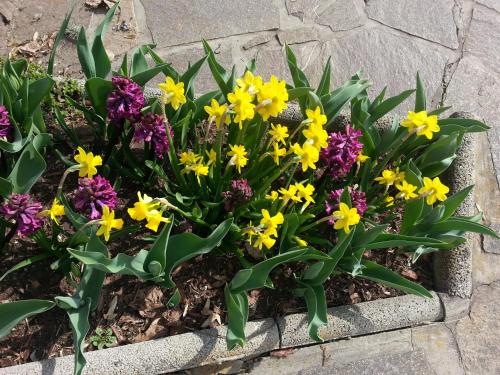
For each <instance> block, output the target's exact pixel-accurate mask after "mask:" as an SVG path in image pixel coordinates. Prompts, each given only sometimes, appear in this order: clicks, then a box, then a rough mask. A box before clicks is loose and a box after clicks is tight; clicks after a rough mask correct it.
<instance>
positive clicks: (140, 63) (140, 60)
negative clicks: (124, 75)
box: [130, 48, 161, 86]
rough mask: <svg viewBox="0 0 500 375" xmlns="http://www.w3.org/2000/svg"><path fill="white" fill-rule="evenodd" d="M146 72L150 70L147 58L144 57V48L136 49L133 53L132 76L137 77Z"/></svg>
mask: <svg viewBox="0 0 500 375" xmlns="http://www.w3.org/2000/svg"><path fill="white" fill-rule="evenodd" d="M146 70H148V62H147V60H146V57H144V52H143V50H142V48H136V49H135V50H134V52H133V53H132V64H131V65H130V75H131V76H135V75H137V74H140V73H142V72H144V71H146ZM160 71H161V70H160ZM141 86H142V85H141Z"/></svg>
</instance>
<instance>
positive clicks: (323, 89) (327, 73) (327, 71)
mask: <svg viewBox="0 0 500 375" xmlns="http://www.w3.org/2000/svg"><path fill="white" fill-rule="evenodd" d="M330 60H331V57H328V60H327V61H326V64H325V68H324V69H323V74H322V75H321V79H320V81H319V85H318V89H317V90H316V94H318V96H319V97H322V96H323V95H327V94H328V93H329V92H330V80H331V75H332V64H331V62H330Z"/></svg>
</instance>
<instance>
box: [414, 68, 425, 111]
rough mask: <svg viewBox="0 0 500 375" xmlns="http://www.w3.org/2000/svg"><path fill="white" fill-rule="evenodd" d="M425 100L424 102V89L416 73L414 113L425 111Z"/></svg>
mask: <svg viewBox="0 0 500 375" xmlns="http://www.w3.org/2000/svg"><path fill="white" fill-rule="evenodd" d="M425 108H426V100H425V88H424V84H423V83H422V80H421V79H420V74H419V73H418V72H417V90H416V94H415V112H420V111H425Z"/></svg>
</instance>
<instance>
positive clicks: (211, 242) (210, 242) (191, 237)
mask: <svg viewBox="0 0 500 375" xmlns="http://www.w3.org/2000/svg"><path fill="white" fill-rule="evenodd" d="M232 224H233V219H232V218H231V219H227V220H225V221H223V222H222V223H221V224H219V226H218V227H217V228H215V230H214V231H213V232H212V233H211V234H210V236H208V237H207V238H201V237H198V236H197V235H195V234H193V233H181V234H177V235H175V236H172V237H170V240H169V241H168V246H167V250H166V264H165V269H164V271H165V282H166V284H165V286H167V287H168V286H170V287H173V286H174V285H175V284H174V282H173V281H172V279H171V278H170V273H171V272H172V270H173V269H174V268H175V267H177V265H179V264H180V263H182V262H185V261H187V260H189V259H191V258H194V257H196V256H198V255H201V254H207V253H209V252H210V251H212V250H213V249H214V248H215V247H217V246H218V245H219V244H220V242H221V241H222V240H223V239H224V237H225V236H226V234H227V233H228V232H229V229H230V228H231V225H232Z"/></svg>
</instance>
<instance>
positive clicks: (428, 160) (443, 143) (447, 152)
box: [415, 132, 460, 170]
mask: <svg viewBox="0 0 500 375" xmlns="http://www.w3.org/2000/svg"><path fill="white" fill-rule="evenodd" d="M459 145H460V141H459V133H458V132H457V133H453V134H451V135H444V136H441V137H439V138H438V139H437V140H436V141H435V142H434V143H432V144H431V145H430V146H429V147H427V149H426V150H425V152H423V153H422V154H421V155H420V156H419V157H418V159H417V160H416V161H415V164H416V165H417V167H419V169H420V170H423V169H424V168H425V167H427V166H428V165H429V164H433V163H436V162H439V161H442V160H443V159H446V158H449V157H452V156H455V152H456V151H457V148H458V146H459Z"/></svg>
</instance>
